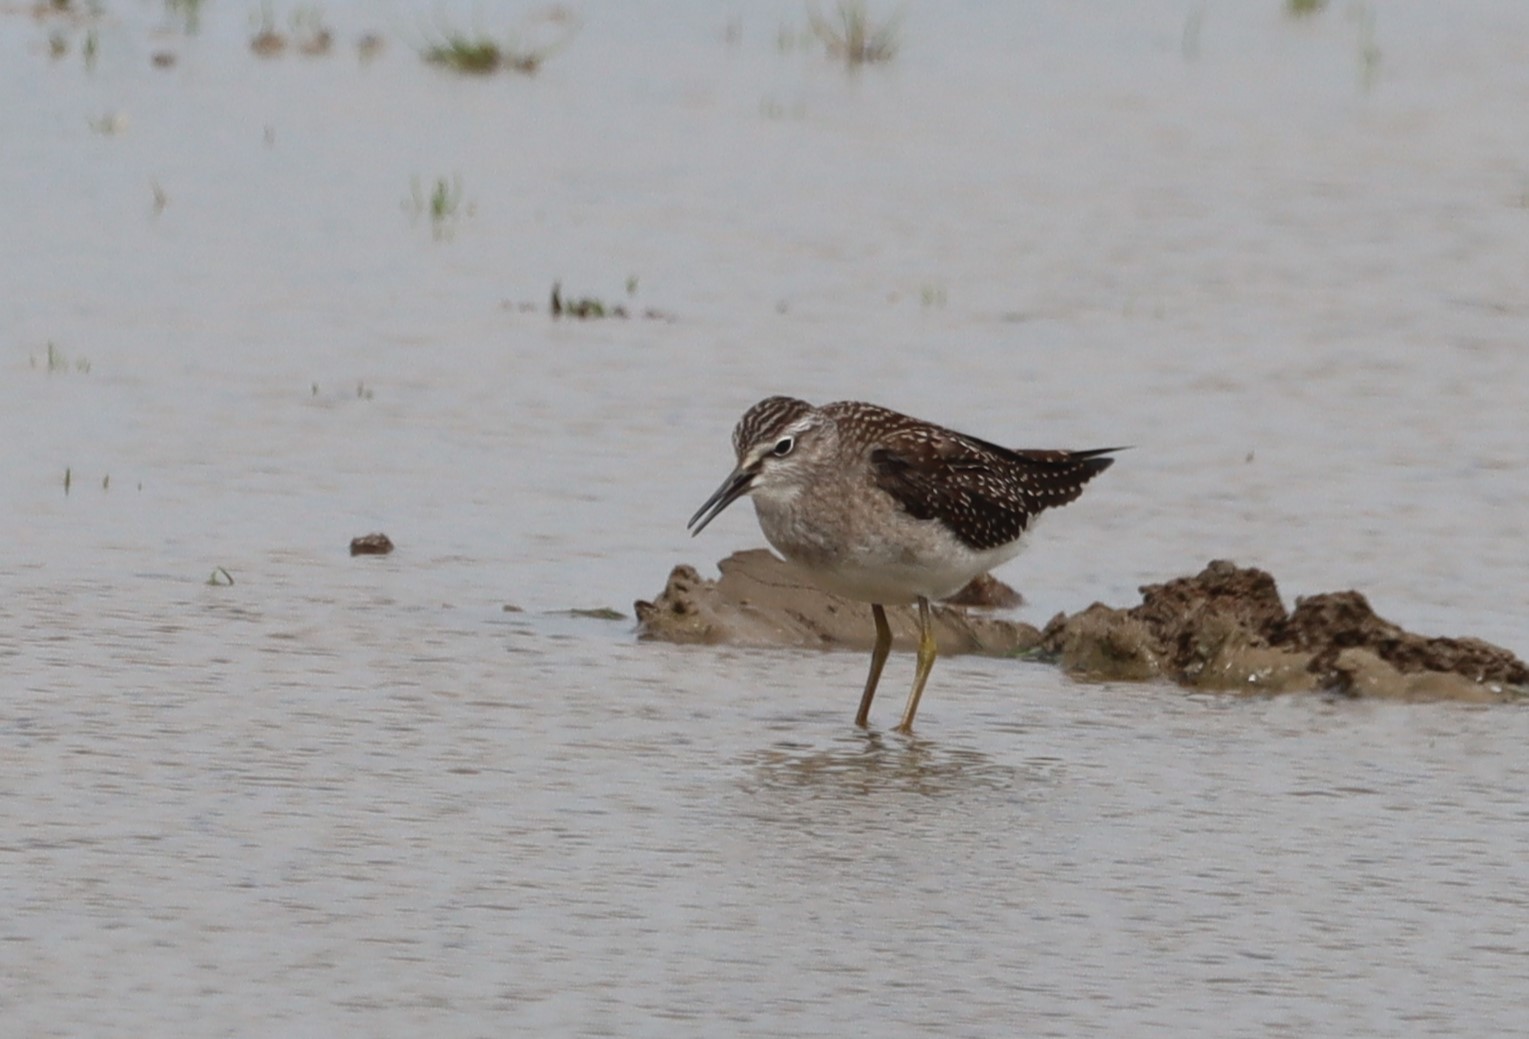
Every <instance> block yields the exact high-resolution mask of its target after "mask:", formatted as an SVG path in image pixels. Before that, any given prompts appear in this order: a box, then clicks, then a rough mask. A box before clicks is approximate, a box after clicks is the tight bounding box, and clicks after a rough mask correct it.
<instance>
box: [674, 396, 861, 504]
mask: <svg viewBox="0 0 1529 1039" xmlns="http://www.w3.org/2000/svg"><path fill="white" fill-rule="evenodd" d="M832 430H833V420H832V419H830V418H829V417H828V416H827V415H824V414H823V413H822V412H821V411H819V410H818V409H817V408H815V407H813V406H812V405H811V404H808V403H807V402H806V401H804V400H797V399H796V398H795V397H766V398H765V399H764V400H762V401H760V402H759V403H758V404H755V405H754V406H753V407H752V408H750V409H749V410H748V411H745V412H744V413H743V417H742V418H741V419H739V420H738V425H737V426H735V427H734V428H733V451H734V452H735V453H736V454H737V456H738V465H737V468H735V469H734V470H733V471H732V473H731V474H729V475H728V478H727V479H726V480H723V481H722V486H720V487H718V488H717V490H716V493H715V494H713V495H712V496H711V497H710V498H707V499H706V503H705V504H704V505H702V506H701V507H700V508H699V509H698V510H696V514H695V515H694V516H692V517H690V523H689V524H688V526H689V527H690V533H691V534H699V533H700V532H701V530H702V529H703V528H704V527H705V526H706V524H708V523H710V522H711V521H712V520H713V519H715V518H716V517H717V514H718V513H720V512H721V511H722V510H723V509H725V508H727V507H728V506H729V505H731V504H732V503H733V502H735V501H737V500H738V499H739V498H741V497H743V496H744V495H745V494H752V493H755V492H758V491H763V492H765V493H766V494H768V493H771V492H776V493H784V494H790V493H794V492H795V490H796V489H798V488H800V487H801V486H803V485H804V484H806V482H807V480H808V478H809V473H810V472H811V469H812V465H813V462H814V461H815V460H816V459H817V458H818V457H820V456H821V455H822V454H823V453H824V452H825V451H827V450H829V449H830V444H831V441H832V437H831V436H830V435H828V434H831V433H832Z"/></svg>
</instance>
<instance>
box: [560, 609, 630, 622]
mask: <svg viewBox="0 0 1529 1039" xmlns="http://www.w3.org/2000/svg"><path fill="white" fill-rule="evenodd" d="M562 614H563V616H565V617H587V618H589V619H590V620H597V621H624V620H626V614H624V613H622V612H621V611H620V610H613V609H611V608H610V607H609V606H598V607H596V608H595V609H592V610H580V609H573V610H563V611H562Z"/></svg>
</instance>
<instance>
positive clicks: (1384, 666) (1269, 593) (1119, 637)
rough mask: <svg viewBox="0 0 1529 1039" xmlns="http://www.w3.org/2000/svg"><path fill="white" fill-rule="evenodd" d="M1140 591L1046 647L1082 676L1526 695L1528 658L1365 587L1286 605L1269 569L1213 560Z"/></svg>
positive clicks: (1058, 632) (1250, 686)
mask: <svg viewBox="0 0 1529 1039" xmlns="http://www.w3.org/2000/svg"><path fill="white" fill-rule="evenodd" d="M1141 593H1142V601H1141V604H1140V605H1138V606H1134V607H1131V608H1129V609H1115V608H1111V607H1108V606H1104V605H1102V604H1100V603H1095V604H1094V605H1092V606H1090V607H1089V608H1088V609H1086V610H1083V611H1081V612H1079V613H1075V614H1073V615H1072V616H1066V615H1058V616H1057V617H1055V618H1053V619H1052V621H1051V622H1050V623H1049V624H1047V625H1046V629H1045V631H1044V632H1043V633H1042V637H1041V648H1042V650H1043V651H1044V652H1046V653H1047V654H1050V655H1054V656H1055V657H1056V659H1057V660H1058V662H1059V663H1060V664H1061V666H1062V667H1063V668H1064V669H1065V670H1066V671H1067V672H1068V673H1069V674H1073V675H1076V676H1078V677H1080V678H1095V679H1147V678H1156V677H1159V676H1161V677H1165V678H1170V679H1172V680H1173V681H1175V682H1178V683H1179V684H1180V685H1185V686H1190V687H1193V688H1197V689H1214V690H1229V691H1247V692H1260V693H1265V692H1272V693H1278V692H1299V691H1318V690H1321V691H1328V692H1337V693H1342V694H1346V695H1352V696H1385V697H1394V698H1399V699H1408V700H1469V701H1481V702H1495V701H1499V700H1508V699H1516V698H1519V697H1522V696H1524V695H1525V694H1526V693H1529V689H1526V687H1529V668H1526V666H1525V665H1524V662H1523V661H1521V660H1519V659H1518V658H1517V657H1516V656H1514V655H1513V654H1512V653H1510V652H1508V651H1507V650H1505V649H1503V648H1501V647H1499V646H1494V645H1492V644H1491V643H1488V642H1483V641H1481V640H1480V639H1473V638H1431V637H1428V636H1424V635H1417V634H1414V633H1412V632H1409V631H1405V630H1403V629H1402V628H1401V627H1399V626H1397V625H1395V624H1393V623H1391V622H1390V621H1387V620H1385V619H1384V618H1382V617H1379V616H1377V615H1376V614H1375V611H1374V610H1372V609H1371V608H1370V604H1369V602H1368V601H1367V600H1366V599H1365V597H1364V596H1363V595H1361V594H1360V593H1359V592H1355V591H1344V592H1326V593H1323V594H1321V595H1312V596H1308V597H1305V598H1302V599H1297V600H1296V604H1295V609H1294V610H1290V611H1287V610H1286V609H1285V606H1284V603H1283V602H1282V601H1281V599H1280V596H1279V589H1278V588H1277V587H1276V585H1275V582H1274V578H1273V577H1272V576H1270V575H1269V574H1268V573H1266V572H1265V571H1263V570H1257V569H1253V568H1243V567H1238V566H1236V565H1234V564H1232V563H1229V562H1226V561H1224V560H1218V561H1216V562H1213V563H1211V564H1210V565H1209V566H1207V567H1206V568H1205V569H1204V570H1202V571H1201V572H1200V573H1198V574H1196V575H1195V576H1194V577H1181V578H1178V579H1176V580H1173V581H1168V582H1166V583H1164V584H1153V585H1146V586H1145V587H1143V588H1142V589H1141Z"/></svg>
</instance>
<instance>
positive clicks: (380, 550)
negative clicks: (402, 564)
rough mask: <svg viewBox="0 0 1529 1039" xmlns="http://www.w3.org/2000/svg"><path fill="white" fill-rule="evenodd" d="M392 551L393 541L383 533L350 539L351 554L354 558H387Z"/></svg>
mask: <svg viewBox="0 0 1529 1039" xmlns="http://www.w3.org/2000/svg"><path fill="white" fill-rule="evenodd" d="M391 551H393V542H392V539H390V538H389V537H388V536H387V535H386V534H384V533H382V532H381V531H378V532H376V533H374V534H364V535H362V536H361V537H358V538H351V539H350V554H351V555H353V556H385V555H387V554H388V553H389V552H391Z"/></svg>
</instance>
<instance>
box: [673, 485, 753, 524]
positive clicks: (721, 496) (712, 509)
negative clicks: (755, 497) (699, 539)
mask: <svg viewBox="0 0 1529 1039" xmlns="http://www.w3.org/2000/svg"><path fill="white" fill-rule="evenodd" d="M753 483H754V473H753V472H752V471H751V470H748V469H734V470H733V471H732V472H731V473H730V474H729V475H728V477H727V479H725V480H723V481H722V486H721V487H718V488H717V490H716V493H715V494H713V495H712V496H711V497H710V498H707V499H706V503H705V504H704V505H702V506H701V507H700V508H699V509H697V510H696V512H695V515H694V516H691V517H690V522H689V523H687V524H685V526H687V527H689V528H690V536H691V537H695V536H696V535H697V534H699V533H700V532H701V531H703V530H705V529H706V524H708V523H710V522H711V521H712V520H714V519H716V518H717V514H718V513H720V512H721V511H722V510H723V509H725V508H727V507H728V506H729V505H731V504H732V503H733V502H735V501H737V500H738V499H739V498H741V497H743V496H744V495H745V494H747V493H749V488H750V487H751V486H753Z"/></svg>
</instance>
